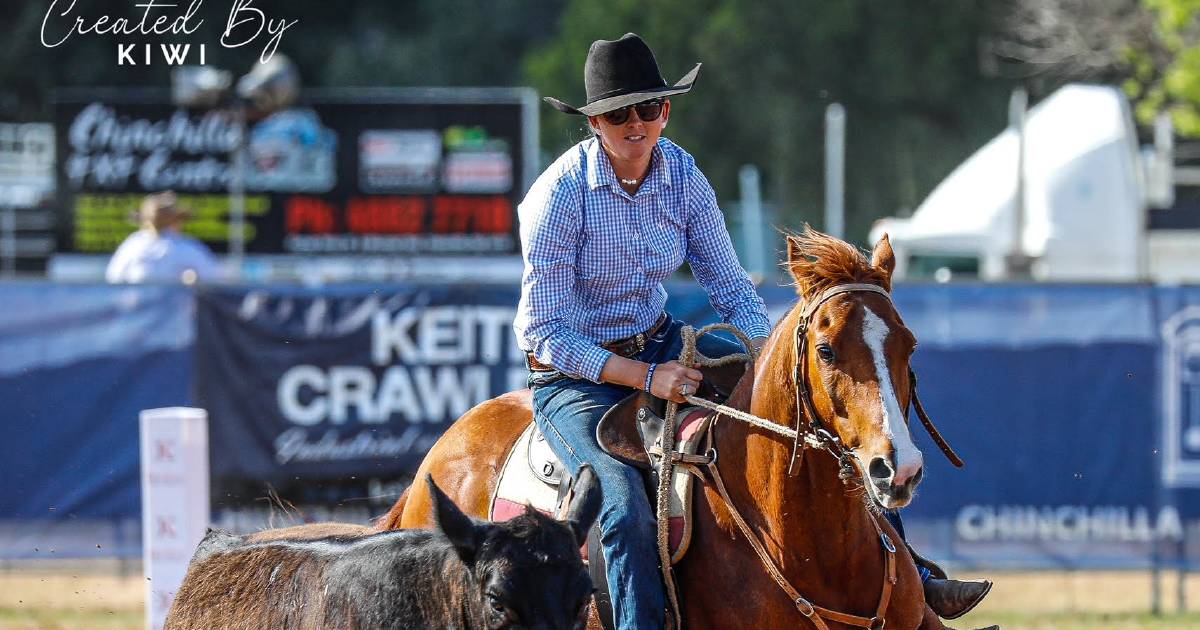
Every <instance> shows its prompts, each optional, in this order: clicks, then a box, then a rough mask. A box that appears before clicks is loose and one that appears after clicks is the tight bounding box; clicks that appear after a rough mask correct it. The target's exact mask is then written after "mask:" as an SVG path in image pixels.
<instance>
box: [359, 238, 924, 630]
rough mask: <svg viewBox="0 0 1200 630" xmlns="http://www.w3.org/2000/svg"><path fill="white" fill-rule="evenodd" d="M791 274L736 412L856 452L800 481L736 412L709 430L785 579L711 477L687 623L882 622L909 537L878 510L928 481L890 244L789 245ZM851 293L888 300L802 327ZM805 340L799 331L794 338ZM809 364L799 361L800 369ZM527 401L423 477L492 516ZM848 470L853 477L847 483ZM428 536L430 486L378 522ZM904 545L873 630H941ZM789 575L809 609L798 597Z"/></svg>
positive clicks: (809, 468)
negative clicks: (910, 415)
mask: <svg viewBox="0 0 1200 630" xmlns="http://www.w3.org/2000/svg"><path fill="white" fill-rule="evenodd" d="M786 264H787V268H788V271H789V272H790V274H791V275H792V277H793V278H794V279H795V286H796V288H797V293H798V295H799V298H800V299H799V301H798V303H797V305H796V306H795V307H793V308H792V309H791V311H790V312H788V313H787V315H785V316H784V318H783V319H782V320H781V321H780V322H779V323H778V324H776V326H775V328H774V331H773V332H772V334H771V336H770V338H769V339H768V340H767V342H766V344H765V345H764V346H763V348H762V351H761V353H760V355H759V357H758V359H757V361H756V362H755V365H754V366H753V369H749V370H747V371H746V374H745V376H743V378H742V380H741V382H740V383H739V384H738V386H737V387H736V388H735V390H734V392H733V394H732V395H731V397H730V399H729V401H728V404H729V405H730V406H732V407H734V408H736V409H740V410H746V411H749V412H750V413H752V414H754V415H756V416H759V417H760V418H767V419H770V420H771V421H773V422H775V423H778V424H780V425H784V426H787V427H800V428H802V429H803V428H807V427H809V426H810V423H812V420H813V419H812V418H809V417H807V416H809V415H811V414H809V413H806V412H805V411H804V410H803V409H801V407H803V408H811V409H813V410H815V413H816V415H817V417H818V420H819V422H818V423H815V425H816V426H824V427H825V428H826V429H827V430H828V431H829V432H831V433H833V434H835V435H836V436H837V437H838V438H839V440H840V442H841V444H842V445H843V446H844V451H845V453H846V455H845V456H844V457H843V458H842V460H841V461H839V459H838V458H835V457H831V456H830V455H829V453H827V452H825V451H824V450H815V449H807V453H806V454H805V450H801V451H800V454H801V455H803V457H802V458H798V459H797V464H798V466H797V467H796V468H795V470H794V471H793V472H794V474H793V475H789V466H790V464H791V463H792V459H793V443H792V440H790V439H784V438H783V437H781V436H780V435H778V434H776V433H774V432H770V431H766V430H764V429H761V428H758V427H755V426H753V425H751V424H748V423H744V422H741V421H738V420H734V419H730V418H726V417H721V418H719V420H718V421H717V422H715V423H714V425H713V429H712V430H713V432H714V435H713V445H714V447H715V448H716V451H717V452H718V453H719V458H718V461H717V463H716V468H717V469H718V471H719V474H720V477H721V478H723V480H724V485H725V489H726V490H727V494H728V496H729V498H730V501H731V503H732V505H733V506H734V507H735V509H736V510H737V512H740V514H741V516H742V517H743V518H744V522H745V525H746V526H747V527H748V529H749V531H751V532H753V534H754V535H755V536H756V538H757V540H758V541H760V543H759V545H760V547H761V548H762V551H763V552H764V553H765V555H766V556H769V560H768V562H771V563H773V564H774V566H775V567H777V573H778V580H777V579H776V578H773V577H772V576H771V575H770V574H769V570H768V569H767V564H766V563H765V562H764V561H763V560H761V559H760V557H759V555H757V552H756V550H755V549H754V548H753V547H752V544H751V543H750V542H749V541H748V539H747V537H746V536H745V535H744V534H743V533H742V532H743V530H742V528H741V527H740V526H739V524H738V523H737V522H736V521H737V519H736V518H735V516H734V514H733V513H732V512H731V511H730V509H729V508H728V507H727V504H726V502H725V501H724V499H723V498H722V497H721V494H720V493H719V491H718V489H717V488H716V487H715V485H714V483H713V480H712V479H711V478H710V479H709V480H708V481H707V482H706V483H705V484H703V487H700V488H697V489H695V490H693V491H694V492H697V493H701V494H702V495H703V499H704V500H700V498H699V497H696V498H695V500H694V501H693V505H694V508H693V509H694V511H695V515H694V519H695V521H694V530H693V534H692V541H691V545H690V547H689V551H688V552H687V555H686V556H684V557H683V559H681V560H680V561H679V563H678V564H677V565H676V566H675V582H676V584H677V586H678V591H679V594H680V607H681V613H682V616H683V621H684V625H685V627H687V628H758V629H767V628H796V627H810V626H812V625H816V626H817V627H818V628H820V627H831V628H841V627H853V626H851V625H846V624H845V623H843V622H840V621H839V620H837V619H836V615H835V618H833V619H831V618H829V617H828V616H825V618H824V620H823V623H824V624H825V625H824V626H823V625H822V620H819V619H812V618H809V619H806V618H805V617H806V613H808V614H811V613H812V610H813V609H812V608H811V607H806V606H805V604H806V603H807V602H811V603H812V604H813V605H816V606H819V607H821V608H824V609H827V610H832V611H837V612H839V613H845V614H847V615H853V616H856V617H859V618H860V620H861V619H863V618H865V619H870V618H871V617H873V616H875V615H876V613H877V612H878V611H877V608H878V607H879V606H880V605H881V604H880V602H881V600H883V599H884V597H883V595H882V593H883V589H884V582H885V581H887V577H886V574H887V566H886V562H885V558H886V556H887V553H886V552H885V550H884V545H885V544H887V545H890V544H891V543H890V541H887V540H881V539H882V538H883V537H882V536H881V535H880V531H882V532H883V533H884V534H885V535H886V537H887V538H890V540H892V541H899V536H898V535H897V534H896V532H895V531H894V530H893V529H892V528H891V526H890V525H889V524H888V523H887V522H886V521H885V519H883V518H881V517H880V516H879V515H878V514H876V513H875V512H874V511H873V508H872V507H871V505H870V504H871V503H872V499H873V500H874V502H877V503H879V504H880V505H883V506H885V507H888V508H897V507H902V506H904V505H907V504H908V502H909V501H910V500H911V498H912V495H913V491H914V489H915V488H916V486H917V484H918V483H920V480H921V476H922V455H921V452H920V451H919V450H917V448H916V447H915V446H914V445H913V441H912V438H911V436H910V434H909V430H908V426H907V423H906V414H905V410H906V409H907V408H908V404H909V392H910V383H909V357H910V355H911V353H912V351H913V349H914V347H915V346H916V340H915V339H914V337H913V335H912V333H911V332H909V330H908V329H907V328H905V326H904V322H903V321H901V319H900V316H899V314H898V313H897V312H896V308H895V306H894V305H893V304H892V301H891V299H890V297H889V295H888V292H890V290H891V274H892V270H893V268H894V266H895V259H894V256H893V254H892V249H891V245H890V244H889V243H888V240H887V237H886V236H885V237H884V238H883V239H881V240H880V241H879V243H878V244H877V245H876V246H875V248H874V251H873V252H872V255H871V260H869V261H868V260H867V258H866V257H865V256H864V255H863V254H862V253H861V252H859V251H858V250H857V249H855V248H854V247H853V246H851V245H849V244H847V243H844V242H842V241H840V240H837V239H835V238H832V237H830V236H826V235H824V234H821V233H819V232H816V231H813V230H811V229H809V230H806V231H805V232H804V234H802V235H798V236H789V237H788V260H787V263H786ZM846 284H858V285H863V284H869V285H874V286H875V287H879V288H881V289H882V291H879V292H874V291H870V290H864V289H862V288H860V289H859V290H855V291H851V292H845V293H839V294H836V295H833V296H832V297H828V298H827V299H824V300H823V302H822V303H820V304H819V305H816V306H815V311H813V312H812V313H811V317H808V318H807V322H808V325H807V326H806V327H804V328H798V326H799V325H800V324H802V323H804V322H803V321H802V320H804V319H806V318H804V317H803V315H804V311H805V306H806V305H808V304H810V303H812V300H814V299H818V297H819V296H822V295H825V296H828V295H829V294H828V293H826V291H828V290H829V289H830V288H832V287H835V286H840V285H846ZM798 330H803V331H804V332H803V333H802V334H801V335H800V338H799V339H797V334H798V332H797V331H798ZM801 344H806V346H801ZM798 347H802V348H803V350H802V351H801V352H798V351H797V348H798ZM801 356H803V357H804V358H805V359H804V364H803V365H800V366H797V361H798V357H801ZM797 367H800V368H801V369H799V370H797V369H796V368H797ZM796 374H804V375H805V376H804V377H801V378H800V379H799V380H806V381H807V384H806V385H807V388H808V392H809V394H808V398H809V401H810V402H806V403H805V404H803V405H801V404H799V399H800V396H799V395H798V393H797V392H798V390H797V386H798V385H804V383H798V382H797V380H798V378H797V377H796V376H794V375H796ZM530 401H531V396H530V394H529V392H528V391H527V390H526V391H520V392H511V393H508V394H505V395H502V396H500V397H498V398H495V399H493V400H490V401H487V402H484V403H481V404H480V405H478V406H476V407H475V408H474V409H472V410H471V411H469V412H467V413H466V414H465V415H464V416H463V417H462V418H461V419H459V420H458V421H457V422H456V423H455V424H454V425H452V426H451V427H450V429H449V430H448V431H447V432H446V433H445V434H444V435H443V436H442V438H441V439H440V440H439V441H438V442H437V443H436V444H435V445H434V447H433V448H432V449H431V450H430V451H429V453H428V455H426V457H425V460H424V462H423V463H422V465H421V468H420V470H419V471H418V473H417V478H421V477H422V476H424V475H425V474H426V473H428V474H431V475H433V478H434V479H435V480H436V481H437V483H438V484H439V485H440V486H441V487H443V488H446V489H447V490H448V493H449V494H450V496H451V497H452V498H453V500H454V501H455V502H456V503H457V504H458V505H460V506H461V507H462V508H463V509H464V511H466V512H468V513H470V514H472V515H473V516H476V517H481V518H486V517H487V515H488V509H489V501H490V498H491V496H492V494H493V492H494V490H495V487H496V483H497V475H498V474H499V472H500V469H501V467H502V466H503V464H504V461H505V457H506V455H507V454H508V452H509V450H510V448H511V447H512V445H513V444H514V443H515V441H516V440H517V437H518V436H519V435H520V433H521V432H522V430H524V429H525V427H526V426H528V424H529V422H531V420H532V409H531V402H530ZM844 465H849V466H850V471H849V472H850V475H839V473H840V472H841V471H842V470H844ZM864 488H865V490H864ZM431 525H432V501H431V497H430V496H429V494H428V492H427V491H425V490H424V488H423V486H421V485H420V484H418V485H416V486H413V488H412V489H411V491H410V492H408V493H406V494H405V495H404V496H402V497H401V498H400V500H399V501H397V503H396V505H395V506H394V507H393V508H392V510H391V511H390V512H389V513H388V514H387V515H386V516H385V517H383V518H381V519H380V521H379V523H378V527H379V528H380V529H391V528H398V527H430V526H431ZM895 549H896V550H895V554H894V562H895V566H894V567H893V568H894V570H895V577H896V581H895V584H894V585H893V586H892V590H891V594H890V599H889V600H886V601H887V602H888V603H887V605H886V609H885V610H884V611H883V614H882V616H883V619H876V620H875V624H876V627H879V626H878V624H879V622H880V621H886V627H887V628H889V629H892V628H906V629H911V628H943V627H944V626H943V625H942V623H941V621H940V620H939V619H938V618H937V616H936V615H934V614H933V612H932V611H930V610H929V609H928V607H927V606H925V603H924V599H923V593H922V589H921V581H920V578H919V577H918V574H917V570H916V568H915V566H914V564H913V561H912V558H911V556H910V555H909V554H908V551H907V550H906V549H905V547H904V545H895ZM779 580H783V581H786V583H787V584H788V585H790V587H791V588H792V589H794V592H798V593H800V594H802V595H803V598H804V600H806V601H805V602H795V601H793V599H792V597H791V596H790V595H787V594H785V591H786V587H784V586H782V584H780V582H779ZM614 595H617V594H614Z"/></svg>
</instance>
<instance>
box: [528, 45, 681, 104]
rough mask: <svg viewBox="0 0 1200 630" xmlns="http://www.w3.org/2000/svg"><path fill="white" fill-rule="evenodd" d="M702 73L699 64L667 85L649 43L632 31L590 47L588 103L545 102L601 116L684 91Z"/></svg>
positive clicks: (586, 77)
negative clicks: (573, 104) (613, 39)
mask: <svg viewBox="0 0 1200 630" xmlns="http://www.w3.org/2000/svg"><path fill="white" fill-rule="evenodd" d="M699 73H700V64H696V67H695V68H692V71H691V72H689V73H687V74H685V75H684V76H683V78H682V79H680V80H678V81H676V82H675V85H667V82H666V81H664V80H663V78H662V73H661V72H659V70H658V62H657V61H655V60H654V53H653V52H651V51H650V47H649V46H647V45H646V42H644V41H642V38H641V37H638V36H637V35H635V34H633V33H625V36H624V37H622V38H621V39H618V40H615V41H610V40H607V39H598V40H596V41H594V42H592V47H591V48H589V49H588V56H587V62H585V63H584V64H583V84H584V86H585V87H586V88H587V105H584V106H583V107H579V108H575V107H571V106H570V105H567V104H566V103H564V102H562V101H560V100H558V99H556V98H551V97H549V96H547V97H545V101H546V102H547V103H550V104H551V105H553V106H554V108H555V109H557V110H558V111H560V112H566V113H568V114H578V115H581V116H598V115H600V114H603V113H604V112H610V111H613V110H614V109H621V108H622V107H628V106H630V105H634V104H636V103H640V102H642V101H645V100H649V99H652V98H660V97H663V96H671V95H673V94H683V93H684V92H687V91H688V90H691V89H692V85H693V84H695V83H696V75H698V74H699Z"/></svg>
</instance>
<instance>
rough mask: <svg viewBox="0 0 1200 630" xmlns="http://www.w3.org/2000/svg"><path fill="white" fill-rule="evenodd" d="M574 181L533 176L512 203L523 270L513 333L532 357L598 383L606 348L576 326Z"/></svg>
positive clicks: (578, 229)
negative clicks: (534, 179) (520, 198)
mask: <svg viewBox="0 0 1200 630" xmlns="http://www.w3.org/2000/svg"><path fill="white" fill-rule="evenodd" d="M575 183H577V182H575V181H574V180H572V179H570V178H563V179H560V180H558V181H555V182H552V183H550V184H549V185H543V184H544V182H542V181H539V182H538V183H537V184H535V185H534V187H533V188H532V189H530V191H529V194H527V195H526V196H525V199H524V200H523V201H522V202H521V204H520V206H518V209H517V212H518V215H519V217H520V223H521V253H522V256H523V257H524V259H525V270H524V272H523V274H522V276H521V289H522V290H521V294H522V298H521V301H522V303H521V304H520V305H519V306H518V311H519V312H520V313H521V315H522V316H523V329H521V330H518V331H517V333H518V335H519V336H520V337H521V339H522V342H523V343H522V347H525V348H527V349H529V350H530V351H531V352H533V355H534V356H535V357H537V359H538V361H541V362H542V363H546V364H548V365H552V366H554V368H555V369H557V370H558V371H560V372H563V373H564V374H567V375H569V376H573V377H576V378H586V379H588V380H590V381H594V382H597V383H598V382H600V372H601V371H603V369H604V364H605V363H606V362H607V361H608V358H609V357H611V356H612V353H611V352H609V351H608V350H605V349H603V348H601V347H600V346H598V345H596V344H595V343H593V342H592V341H591V340H589V339H588V338H587V337H585V336H583V335H582V334H580V333H579V331H578V330H577V328H576V321H577V320H578V314H577V312H576V309H577V303H576V299H575V295H574V291H575V287H574V285H575V258H576V256H577V254H578V251H579V248H578V244H579V239H580V235H581V233H582V229H583V226H582V218H581V216H580V199H578V198H577V197H578V196H579V195H580V190H579V188H578V187H577V186H573V185H572V184H575Z"/></svg>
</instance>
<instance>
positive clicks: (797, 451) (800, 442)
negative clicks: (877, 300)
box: [788, 284, 963, 482]
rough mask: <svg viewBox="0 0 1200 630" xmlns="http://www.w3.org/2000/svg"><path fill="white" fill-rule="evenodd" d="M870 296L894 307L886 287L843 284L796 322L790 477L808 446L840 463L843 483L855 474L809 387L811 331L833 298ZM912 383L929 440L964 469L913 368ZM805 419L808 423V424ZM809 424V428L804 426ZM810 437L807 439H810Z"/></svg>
mask: <svg viewBox="0 0 1200 630" xmlns="http://www.w3.org/2000/svg"><path fill="white" fill-rule="evenodd" d="M853 292H867V293H877V294H879V295H882V296H883V297H884V298H886V299H887V301H888V303H889V304H891V303H892V296H891V295H890V294H889V293H888V292H887V290H886V289H884V288H883V287H880V286H877V285H874V284H839V285H836V286H833V287H830V288H828V289H826V290H825V291H823V292H822V293H821V294H820V295H818V296H817V297H816V298H815V299H813V300H812V301H811V302H809V303H808V304H806V305H805V306H804V310H803V311H801V313H800V316H799V318H798V319H797V320H796V335H795V349H796V366H795V368H794V371H793V379H794V381H795V387H794V389H795V392H796V437H795V439H794V441H793V442H792V459H791V463H790V464H789V465H788V475H790V476H795V475H796V474H797V473H798V472H799V469H800V466H799V464H800V461H801V460H802V459H803V457H804V443H805V442H808V443H810V444H817V445H819V446H820V447H821V448H824V449H825V450H827V451H829V453H830V454H831V455H833V456H834V457H835V458H837V460H838V465H839V467H840V468H841V471H840V473H839V475H840V477H841V479H842V481H843V482H848V481H849V479H851V478H852V477H853V476H854V474H855V466H854V455H853V454H852V453H851V452H850V451H849V449H847V448H846V447H845V446H844V445H843V444H842V441H841V440H840V439H839V438H838V437H837V435H835V434H834V432H833V431H831V430H830V429H829V428H828V427H827V426H826V425H825V423H824V422H823V421H822V420H821V415H820V414H818V413H817V409H816V406H815V405H814V404H813V400H812V389H811V387H810V386H809V384H808V343H807V338H808V329H809V327H810V326H811V325H812V318H813V317H814V316H816V314H817V310H818V309H820V308H821V305H822V304H824V303H825V302H828V301H829V300H830V299H831V298H833V297H835V296H838V295H842V294H843V293H853ZM908 382H909V400H910V401H911V405H912V407H914V408H915V409H916V410H917V416H918V417H919V418H920V419H921V424H922V426H924V427H925V430H926V431H928V432H929V436H930V437H931V438H933V441H934V443H935V444H937V445H938V448H940V449H941V451H942V453H944V454H945V455H946V458H947V459H949V460H950V463H951V464H954V466H956V467H958V468H962V466H963V460H962V459H961V458H960V457H959V456H958V454H957V453H955V452H954V449H952V448H950V444H949V443H947V442H946V439H945V438H943V437H942V434H941V433H940V432H939V431H938V430H937V427H935V426H934V425H933V422H932V421H931V420H930V419H929V416H928V415H927V414H926V413H925V407H924V406H923V405H921V400H920V399H919V398H918V397H917V375H916V373H915V372H913V370H912V367H911V366H910V367H909V368H908ZM805 418H807V419H808V422H807V423H805ZM904 421H905V423H906V424H907V423H908V422H909V418H908V406H907V405H906V406H905V408H904ZM805 424H807V426H804V425H805ZM806 433H807V435H806Z"/></svg>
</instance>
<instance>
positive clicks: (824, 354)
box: [817, 343, 834, 363]
mask: <svg viewBox="0 0 1200 630" xmlns="http://www.w3.org/2000/svg"><path fill="white" fill-rule="evenodd" d="M817 356H819V357H821V360H822V361H824V362H826V363H833V359H834V354H833V348H832V347H830V345H829V344H827V343H823V344H821V345H819V346H817Z"/></svg>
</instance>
